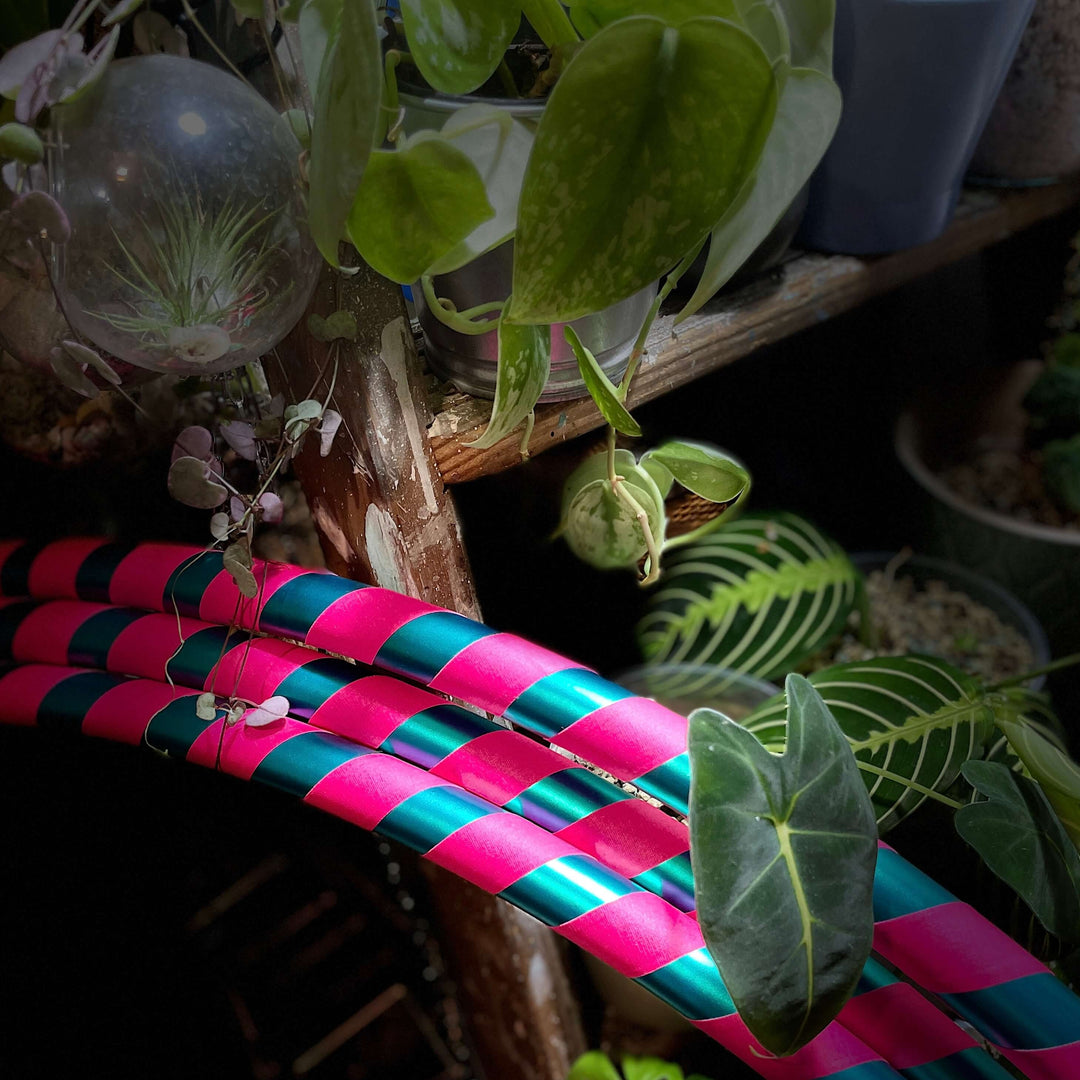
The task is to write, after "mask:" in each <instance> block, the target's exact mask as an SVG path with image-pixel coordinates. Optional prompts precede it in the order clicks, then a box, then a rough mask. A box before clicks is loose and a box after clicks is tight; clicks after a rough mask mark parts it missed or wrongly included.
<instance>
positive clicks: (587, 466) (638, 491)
mask: <svg viewBox="0 0 1080 1080" xmlns="http://www.w3.org/2000/svg"><path fill="white" fill-rule="evenodd" d="M615 470H616V473H617V474H618V475H619V476H621V477H623V480H624V482H625V483H626V487H627V490H628V491H629V493H630V495H631V496H633V498H634V499H635V501H636V502H637V503H638V505H639V506H641V507H642V509H644V510H645V513H646V517H647V519H648V523H649V528H650V529H651V530H652V534H653V537H654V539H655V540H656V543H657V545H660V544H661V543H662V542H663V536H664V500H663V497H662V496H661V495H660V490H659V488H657V486H656V482H655V481H654V480H653V478H652V477H651V476H650V475H649V474H648V473H647V472H645V470H644V469H642V468H641V467H640V466H639V465H638V464H637V462H635V460H634V455H633V454H631V453H630V452H629V451H628V450H616V451H615ZM560 532H561V533H562V535H563V537H564V538H565V539H566V542H567V544H569V545H570V549H571V550H572V551H573V552H574V554H575V555H577V557H578V558H579V559H581V560H582V561H584V562H587V563H589V564H590V565H591V566H595V567H597V568H598V569H600V570H613V569H617V568H620V567H631V566H636V565H637V563H638V562H639V560H640V559H641V558H642V556H644V555H645V553H646V551H647V544H646V541H645V533H644V532H643V530H642V528H641V524H640V522H639V521H638V519H637V516H636V515H635V513H634V512H633V510H632V509H631V508H630V507H629V506H628V505H627V504H626V503H625V502H624V501H623V500H622V499H620V498H619V497H618V496H617V495H616V494H615V492H614V490H613V489H612V486H611V483H610V481H609V480H608V465H607V454H606V453H599V454H593V455H591V456H590V457H588V458H587V459H586V460H585V461H584V463H583V464H581V465H579V466H578V468H577V469H575V470H574V472H573V473H571V475H570V477H569V479H568V480H567V481H566V486H565V487H564V489H563V513H562V522H561V524H560Z"/></svg>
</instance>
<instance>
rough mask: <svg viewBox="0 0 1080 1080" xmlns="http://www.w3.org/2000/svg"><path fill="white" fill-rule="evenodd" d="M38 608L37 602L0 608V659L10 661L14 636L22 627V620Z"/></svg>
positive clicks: (25, 602)
mask: <svg viewBox="0 0 1080 1080" xmlns="http://www.w3.org/2000/svg"><path fill="white" fill-rule="evenodd" d="M39 606H40V603H39V601H37V600H20V601H19V602H18V603H15V604H8V605H7V606H6V607H2V608H0V659H4V660H10V659H11V649H12V646H13V645H14V643H15V634H16V633H17V632H18V629H19V627H20V626H22V623H23V619H25V618H26V617H27V615H29V614H30V613H31V612H32V611H35V610H36V609H37V608H38V607H39Z"/></svg>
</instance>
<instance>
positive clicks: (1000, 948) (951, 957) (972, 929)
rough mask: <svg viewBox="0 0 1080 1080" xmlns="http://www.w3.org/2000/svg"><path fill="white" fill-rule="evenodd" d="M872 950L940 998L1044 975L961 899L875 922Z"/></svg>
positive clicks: (1043, 969)
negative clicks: (944, 995) (939, 995)
mask: <svg viewBox="0 0 1080 1080" xmlns="http://www.w3.org/2000/svg"><path fill="white" fill-rule="evenodd" d="M874 948H875V949H876V950H877V951H878V952H879V953H881V955H882V956H884V957H885V959H886V960H889V961H890V962H891V963H894V964H896V966H897V967H899V968H902V969H903V971H904V972H905V973H906V974H907V975H909V976H910V977H911V978H912V979H913V980H914V981H915V982H917V983H918V984H919V985H920V986H923V987H925V988H926V989H927V990H929V991H931V992H932V993H938V994H962V993H965V992H967V991H970V990H985V989H987V988H988V987H991V986H997V985H998V984H999V983H1003V982H1008V981H1010V980H1011V979H1021V978H1023V977H1024V976H1025V975H1037V974H1045V973H1046V970H1047V969H1046V967H1045V966H1044V965H1042V964H1040V963H1039V961H1038V960H1036V959H1035V957H1034V956H1032V955H1031V954H1030V953H1028V952H1026V951H1025V950H1024V949H1022V948H1021V947H1020V946H1019V945H1017V943H1016V942H1015V941H1013V939H1012V938H1011V937H1009V935H1008V934H1006V933H1004V931H1002V930H999V929H998V928H997V927H996V926H994V925H993V923H991V922H989V921H988V920H987V919H984V918H983V917H982V916H981V915H980V914H979V913H978V912H977V911H975V910H974V908H971V907H969V906H968V905H967V904H965V903H962V902H961V901H959V900H956V901H953V902H952V903H948V904H939V905H937V906H936V907H932V908H926V909H924V910H922V911H914V912H912V913H911V914H909V915H900V916H898V917H897V918H895V919H886V920H883V921H882V922H879V923H877V924H876V925H875V926H874Z"/></svg>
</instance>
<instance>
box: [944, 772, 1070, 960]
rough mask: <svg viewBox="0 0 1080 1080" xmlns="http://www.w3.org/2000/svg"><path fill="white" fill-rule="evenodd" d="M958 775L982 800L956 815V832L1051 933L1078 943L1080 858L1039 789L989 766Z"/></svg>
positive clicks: (1013, 774) (1030, 781)
mask: <svg viewBox="0 0 1080 1080" xmlns="http://www.w3.org/2000/svg"><path fill="white" fill-rule="evenodd" d="M963 771H964V778H965V779H966V780H968V782H969V783H971V784H972V786H973V787H975V788H976V790H978V791H979V792H980V793H981V794H982V795H985V796H986V799H985V800H982V801H979V802H974V803H970V804H969V805H967V806H963V807H961V808H960V809H959V810H957V811H956V818H955V821H956V831H957V832H958V833H959V834H960V835H961V836H962V837H963V838H964V840H966V841H967V843H969V844H970V845H971V846H972V847H973V848H974V849H975V850H976V851H977V852H978V853H979V856H980V857H981V858H982V860H983V862H985V863H986V865H987V866H989V867H990V869H991V870H992V871H993V872H994V873H995V874H996V875H997V876H998V877H999V878H1001V879H1002V881H1004V882H1005V883H1006V884H1007V885H1009V886H1010V887H1011V888H1012V889H1014V890H1015V891H1016V892H1017V893H1019V894H1020V896H1021V897H1022V898H1023V900H1024V902H1025V903H1026V904H1027V905H1028V907H1030V908H1031V910H1032V911H1033V912H1034V913H1035V915H1036V916H1037V917H1038V919H1039V921H1040V922H1041V923H1042V924H1043V926H1045V927H1046V929H1047V930H1049V931H1050V933H1052V934H1055V935H1057V936H1058V937H1060V938H1062V939H1063V940H1064V941H1069V942H1075V941H1080V854H1077V851H1076V848H1075V847H1074V845H1073V843H1072V841H1071V840H1070V839H1069V835H1068V833H1067V832H1066V831H1065V829H1064V827H1063V826H1062V824H1061V822H1060V821H1058V818H1057V815H1056V814H1055V813H1054V810H1053V807H1052V806H1051V805H1050V803H1049V801H1048V800H1047V798H1046V795H1045V794H1044V793H1043V791H1042V788H1040V787H1039V785H1038V784H1036V783H1035V781H1034V780H1029V779H1028V778H1027V777H1024V776H1017V775H1016V773H1014V772H1012V771H1011V770H1010V769H1008V768H1006V766H1004V765H1002V764H1000V763H998V762H994V761H969V762H967V764H966V765H964V770H963Z"/></svg>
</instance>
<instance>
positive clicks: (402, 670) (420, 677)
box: [375, 611, 495, 683]
mask: <svg viewBox="0 0 1080 1080" xmlns="http://www.w3.org/2000/svg"><path fill="white" fill-rule="evenodd" d="M494 633H495V631H494V630H492V629H491V627H489V626H484V625H483V624H482V623H478V622H474V621H473V620H472V619H467V618H465V616H464V615H458V614H457V613H456V612H453V611H429V612H428V613H427V614H426V615H419V616H417V617H416V618H415V619H412V620H410V621H409V622H407V623H405V625H404V626H400V627H398V629H397V630H395V631H394V632H393V633H392V634H391V635H390V636H389V637H388V638H387V639H386V641H384V642H383V645H382V648H381V649H379V652H378V655H377V656H376V657H375V664H376V666H377V667H381V668H385V669H386V670H387V671H393V672H396V673H397V674H399V675H407V676H408V677H409V678H410V679H416V680H417V681H419V682H425V683H426V682H431V680H432V679H434V678H435V676H436V675H438V674H439V672H440V671H442V669H443V668H444V667H446V665H447V663H448V662H449V661H450V660H453V659H454V657H455V656H457V654H458V653H459V652H461V650H462V649H464V648H466V646H468V645H471V644H472V643H473V642H474V641H479V640H480V639H481V638H485V637H490V636H491V635H492V634H494Z"/></svg>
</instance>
